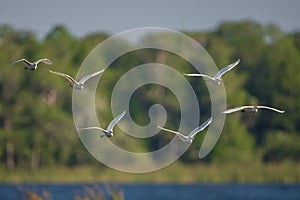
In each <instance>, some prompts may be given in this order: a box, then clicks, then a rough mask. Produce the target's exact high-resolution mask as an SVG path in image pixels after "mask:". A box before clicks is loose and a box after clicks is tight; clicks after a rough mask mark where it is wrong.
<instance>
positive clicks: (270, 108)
mask: <svg viewBox="0 0 300 200" xmlns="http://www.w3.org/2000/svg"><path fill="white" fill-rule="evenodd" d="M256 107H257V108H264V109H269V110H273V111H275V112H278V113H284V112H285V111H284V110H278V109H276V108H272V107H269V106H256Z"/></svg>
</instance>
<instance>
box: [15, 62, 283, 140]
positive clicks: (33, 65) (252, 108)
mask: <svg viewBox="0 0 300 200" xmlns="http://www.w3.org/2000/svg"><path fill="white" fill-rule="evenodd" d="M19 62H23V63H24V64H25V70H26V69H28V70H36V69H37V68H38V65H39V63H41V62H42V63H44V64H47V65H52V61H51V60H49V59H48V58H42V59H39V60H37V61H34V62H29V61H28V60H26V59H24V58H22V59H19V60H16V61H14V62H13V63H12V64H16V63H19ZM239 62H240V59H238V60H237V61H235V62H234V63H232V64H229V65H228V66H226V67H224V68H223V69H221V70H220V71H219V72H218V73H217V74H216V75H215V76H213V77H212V76H209V75H207V74H202V73H200V74H193V73H187V74H185V73H184V74H183V75H185V76H189V77H202V78H203V79H204V80H206V81H211V82H213V83H214V84H216V85H220V84H221V82H222V76H223V75H224V74H225V73H227V72H229V71H230V70H232V69H233V68H234V67H236V66H237V65H238V64H239ZM49 72H50V73H52V74H55V75H57V76H61V77H63V78H65V79H66V80H68V81H69V83H70V86H71V87H74V88H75V89H78V90H83V89H84V84H85V82H86V81H88V80H89V79H90V78H92V77H95V76H98V75H99V74H101V73H103V72H104V70H100V71H97V72H94V73H92V74H88V75H86V76H84V77H82V78H81V79H80V80H79V81H76V80H75V79H74V78H73V77H71V76H70V75H67V74H64V73H61V72H55V71H51V70H49ZM258 109H267V110H271V111H274V112H277V113H284V111H282V110H279V109H276V108H272V107H269V106H262V105H247V106H239V107H235V108H231V109H227V110H225V111H223V114H231V113H234V112H238V111H241V112H245V111H248V112H252V113H256V112H257V111H258ZM125 114H126V111H123V112H122V113H121V114H119V115H118V116H117V117H116V118H114V119H113V120H112V121H111V122H110V124H109V125H108V127H107V129H103V128H101V127H83V128H79V129H78V130H79V131H83V130H99V131H100V132H101V134H100V137H112V136H114V131H113V128H114V127H115V126H116V125H117V123H118V122H119V121H120V120H121V119H122V118H123V117H124V116H125ZM212 121H213V119H212V117H210V118H209V119H208V120H207V121H205V122H204V123H203V124H201V125H200V126H197V127H195V128H194V129H193V130H192V131H191V132H190V133H189V134H188V135H184V134H182V133H180V132H177V131H174V130H170V129H167V128H164V127H160V126H157V127H158V128H159V129H160V130H162V131H166V132H170V133H173V134H175V135H176V137H178V138H179V139H180V140H181V141H182V142H185V143H190V144H191V143H192V142H193V140H194V138H195V136H196V135H197V134H198V133H199V132H201V131H203V130H204V129H205V128H206V127H208V126H209V125H210V124H211V122H212Z"/></svg>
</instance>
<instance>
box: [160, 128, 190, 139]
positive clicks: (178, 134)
mask: <svg viewBox="0 0 300 200" xmlns="http://www.w3.org/2000/svg"><path fill="white" fill-rule="evenodd" d="M157 128H159V129H161V130H164V131H167V132H169V133H174V134H175V135H177V136H179V137H183V138H185V137H186V136H185V135H183V134H181V133H179V132H177V131H173V130H170V129H167V128H163V127H161V126H157Z"/></svg>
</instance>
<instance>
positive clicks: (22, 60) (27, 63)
mask: <svg viewBox="0 0 300 200" xmlns="http://www.w3.org/2000/svg"><path fill="white" fill-rule="evenodd" d="M18 62H23V63H25V64H26V65H32V63H31V62H29V61H28V60H26V59H25V58H22V59H19V60H16V61H14V62H12V63H11V65H13V64H16V63H18Z"/></svg>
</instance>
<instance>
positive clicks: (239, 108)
mask: <svg viewBox="0 0 300 200" xmlns="http://www.w3.org/2000/svg"><path fill="white" fill-rule="evenodd" d="M252 107H253V106H239V107H235V108H231V109H228V110H225V111H224V112H223V113H225V114H230V113H233V112H237V111H241V110H244V109H249V108H252Z"/></svg>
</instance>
